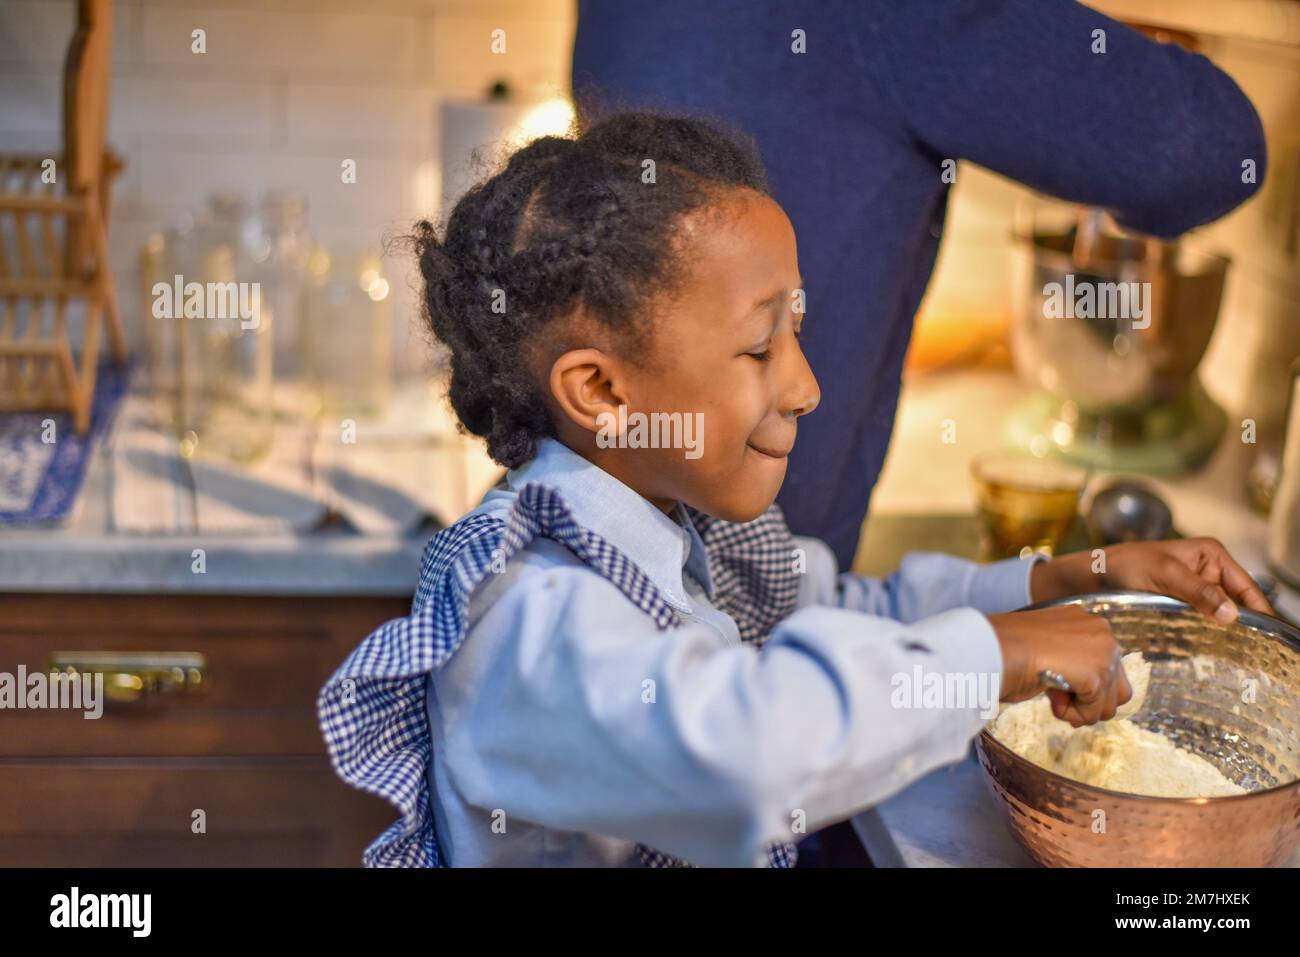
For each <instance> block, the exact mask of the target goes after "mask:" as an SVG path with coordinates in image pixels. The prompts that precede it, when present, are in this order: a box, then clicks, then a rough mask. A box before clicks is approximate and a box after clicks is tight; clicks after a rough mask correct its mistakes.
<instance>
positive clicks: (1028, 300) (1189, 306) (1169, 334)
mask: <svg viewBox="0 0 1300 957" xmlns="http://www.w3.org/2000/svg"><path fill="white" fill-rule="evenodd" d="M1014 239H1015V246H1016V256H1015V258H1014V263H1015V275H1014V277H1013V285H1012V289H1013V295H1014V303H1013V309H1014V313H1013V322H1012V324H1011V330H1010V339H1011V352H1012V357H1013V359H1014V361H1015V366H1016V370H1017V372H1018V373H1019V374H1020V376H1021V378H1022V379H1024V380H1025V381H1027V382H1030V383H1032V384H1034V385H1037V386H1039V387H1040V388H1043V389H1045V390H1047V391H1048V392H1050V393H1052V394H1053V395H1056V396H1059V397H1060V398H1062V399H1070V400H1072V401H1074V402H1075V403H1076V404H1077V405H1078V407H1079V408H1080V409H1082V410H1083V411H1085V412H1094V413H1107V412H1125V411H1134V412H1140V411H1144V410H1146V409H1148V408H1149V407H1150V406H1151V405H1153V404H1156V403H1159V402H1165V401H1169V400H1173V399H1176V398H1178V397H1179V396H1180V395H1182V394H1183V392H1184V390H1185V389H1186V388H1187V386H1188V383H1189V382H1190V380H1191V378H1192V376H1193V374H1194V373H1195V371H1196V367H1197V365H1198V364H1199V363H1200V361H1201V358H1202V357H1203V356H1204V354H1205V350H1206V347H1207V346H1208V345H1209V342H1210V337H1211V335H1212V334H1213V333H1214V324H1215V321H1216V320H1217V318H1218V314H1219V303H1220V300H1221V299H1222V296H1223V283H1224V277H1225V275H1226V273H1227V269H1228V260H1227V259H1224V258H1223V257H1221V256H1215V255H1211V254H1209V253H1205V252H1202V251H1198V250H1195V249H1193V248H1191V247H1189V246H1187V245H1186V244H1179V245H1178V246H1177V247H1176V248H1174V249H1172V250H1171V252H1170V255H1171V256H1172V262H1171V266H1172V269H1171V270H1170V271H1168V272H1167V273H1166V274H1165V275H1166V277H1167V278H1166V281H1165V282H1164V283H1163V284H1160V285H1159V286H1158V287H1157V288H1160V289H1162V290H1163V292H1161V293H1159V294H1158V303H1157V304H1156V306H1155V307H1154V308H1152V309H1151V310H1150V314H1149V315H1148V316H1147V317H1146V318H1145V319H1144V320H1139V321H1135V319H1134V317H1133V316H1116V315H1106V316H1094V317H1091V318H1078V317H1073V316H1049V315H1047V314H1046V313H1045V310H1044V303H1045V301H1046V299H1047V298H1048V297H1047V296H1046V295H1045V293H1044V289H1046V288H1047V287H1048V285H1049V284H1051V283H1058V284H1060V285H1061V286H1062V287H1064V286H1065V285H1066V283H1067V277H1068V276H1073V283H1074V284H1075V286H1076V288H1077V287H1081V285H1082V284H1083V283H1091V284H1094V289H1095V288H1096V284H1100V283H1143V282H1150V281H1151V280H1152V278H1153V274H1152V269H1151V267H1150V265H1149V264H1148V263H1147V262H1146V259H1145V256H1146V254H1147V252H1148V251H1149V250H1148V248H1147V246H1146V245H1145V244H1144V243H1142V242H1141V241H1138V240H1135V239H1131V238H1123V237H1115V236H1104V237H1102V239H1101V240H1100V241H1099V246H1098V249H1097V252H1098V259H1097V260H1096V261H1095V262H1094V263H1093V264H1091V265H1090V266H1088V267H1087V268H1084V267H1083V266H1080V265H1079V264H1077V263H1076V262H1075V260H1074V256H1073V254H1072V249H1073V245H1074V233H1073V231H1072V230H1070V229H1063V228H1056V229H1047V228H1031V229H1017V230H1016V232H1015V233H1014ZM1144 299H1145V297H1144ZM1144 322H1145V323H1149V324H1148V325H1146V327H1145V328H1139V326H1141V325H1142V324H1143V323H1144Z"/></svg>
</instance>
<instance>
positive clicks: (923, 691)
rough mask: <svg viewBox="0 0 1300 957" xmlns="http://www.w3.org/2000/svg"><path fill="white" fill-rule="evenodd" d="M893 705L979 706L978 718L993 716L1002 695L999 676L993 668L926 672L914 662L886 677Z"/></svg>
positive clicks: (963, 708) (902, 706) (935, 708)
mask: <svg viewBox="0 0 1300 957" xmlns="http://www.w3.org/2000/svg"><path fill="white" fill-rule="evenodd" d="M889 684H890V687H891V688H893V690H892V691H891V692H890V693H889V704H890V706H891V707H894V708H925V709H931V710H940V709H943V710H953V709H961V710H965V709H968V708H975V707H978V708H979V709H980V712H979V713H980V717H982V718H985V719H988V718H995V717H997V714H998V699H999V697H1001V691H1002V676H1001V675H1000V674H999V673H998V672H996V671H992V672H990V671H980V672H974V671H965V672H962V671H926V670H925V669H924V668H922V667H921V666H920V665H913V666H912V671H911V673H910V674H909V673H908V672H905V671H900V672H897V673H896V674H894V676H893V677H891V678H890V679H889Z"/></svg>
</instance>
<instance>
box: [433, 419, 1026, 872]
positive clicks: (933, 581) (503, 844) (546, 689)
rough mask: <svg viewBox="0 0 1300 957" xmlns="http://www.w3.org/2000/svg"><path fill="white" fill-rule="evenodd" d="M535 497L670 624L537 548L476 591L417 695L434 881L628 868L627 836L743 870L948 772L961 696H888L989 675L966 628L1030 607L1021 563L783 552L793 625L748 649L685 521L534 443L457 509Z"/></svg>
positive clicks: (981, 648)
mask: <svg viewBox="0 0 1300 957" xmlns="http://www.w3.org/2000/svg"><path fill="white" fill-rule="evenodd" d="M530 481H535V482H540V483H542V484H544V485H548V486H550V487H552V488H554V489H556V490H557V491H558V492H559V493H560V494H561V496H562V497H563V498H564V500H565V502H566V503H567V504H568V505H569V508H570V509H571V511H572V513H573V515H574V517H575V519H576V520H577V521H578V523H579V524H580V525H582V526H584V527H585V528H587V529H590V530H591V531H593V532H596V533H597V534H598V535H601V536H603V537H604V538H605V539H607V540H608V541H609V542H610V543H611V544H613V545H614V546H615V547H617V548H619V549H620V550H622V551H623V553H624V554H625V555H626V556H627V557H628V558H630V559H631V560H632V561H634V562H635V563H636V564H637V565H638V566H640V568H641V569H642V571H644V572H645V573H646V574H647V575H648V576H649V578H650V579H651V580H652V581H653V583H654V584H655V586H656V587H657V588H658V589H659V591H660V592H661V593H662V595H663V597H664V598H665V600H666V601H667V602H668V603H669V604H671V605H672V606H673V607H674V608H676V609H677V610H679V611H680V612H681V613H682V614H683V616H684V617H685V619H686V620H685V622H684V623H683V624H682V625H681V626H680V627H677V628H674V629H669V630H659V629H658V628H657V627H656V626H655V624H654V622H653V621H652V620H651V619H650V618H649V617H648V616H647V615H645V614H644V613H643V612H642V611H640V610H639V609H638V608H637V607H636V606H635V605H634V604H632V603H631V602H630V601H628V599H627V598H626V597H625V596H624V595H623V594H622V593H621V592H620V591H619V590H618V588H617V587H616V586H615V585H614V584H612V583H611V582H609V581H607V580H606V579H604V578H603V577H601V576H600V575H599V574H598V573H596V572H595V571H593V570H592V569H590V568H588V567H587V566H586V565H584V564H583V563H582V562H581V561H580V560H579V559H578V558H577V557H576V556H575V555H574V554H573V553H572V552H570V551H569V550H568V549H566V548H565V547H564V546H563V545H560V544H559V543H557V542H554V541H552V540H550V539H545V538H539V539H536V540H534V541H533V542H532V543H531V544H529V545H528V546H527V547H526V548H525V549H524V550H523V551H521V552H520V553H519V554H518V555H516V556H514V557H513V558H512V559H511V561H510V562H509V563H508V564H507V566H506V567H505V568H504V570H503V571H502V572H501V573H500V574H495V575H489V576H488V578H487V579H486V580H485V581H484V582H483V583H482V584H480V585H479V587H478V588H477V589H476V590H475V591H474V593H473V595H472V596H471V599H470V604H469V612H468V635H467V637H466V640H465V642H464V644H463V645H462V646H461V647H460V649H459V650H458V651H457V653H456V654H455V655H454V656H453V657H452V659H451V660H450V661H449V662H448V663H447V664H446V666H445V667H443V668H442V669H441V670H439V671H436V672H434V673H433V674H432V676H431V678H430V688H429V694H428V699H427V700H428V712H429V723H430V732H431V736H432V739H433V753H434V756H435V757H434V761H433V766H432V769H431V771H430V785H431V792H432V794H433V795H434V799H433V804H434V806H433V814H434V824H435V829H436V832H437V837H438V842H439V846H440V847H441V849H442V851H443V853H444V854H445V855H446V858H447V861H448V862H449V863H450V864H451V865H453V866H456V867H474V866H491V865H505V866H529V867H555V866H640V859H639V857H638V855H637V853H636V843H637V842H642V843H644V844H646V845H649V846H651V847H654V848H657V849H658V850H660V851H663V852H665V853H669V854H673V855H676V856H678V857H681V858H684V859H686V860H689V861H691V862H692V863H695V864H700V865H715V866H753V865H760V864H762V863H764V862H765V860H766V858H765V848H766V846H767V845H768V844H769V843H771V842H774V841H796V842H797V841H798V840H800V839H801V838H802V837H803V836H804V835H805V834H808V833H812V832H813V831H815V830H817V829H819V828H821V827H824V826H826V825H828V824H831V823H834V822H836V821H841V820H844V819H846V818H848V817H850V816H852V815H853V814H855V813H857V812H859V811H861V810H863V809H865V808H867V807H870V806H872V805H874V804H876V803H878V802H880V801H882V800H884V799H886V798H888V797H889V796H891V795H892V794H894V793H896V792H897V791H899V790H900V789H902V788H903V787H904V786H906V785H907V784H908V783H910V782H911V781H913V780H915V779H916V778H918V777H920V776H922V775H924V774H925V773H927V772H929V771H930V770H932V769H934V768H935V767H938V766H940V765H943V764H948V763H951V762H953V761H956V760H959V759H960V758H961V757H962V756H963V755H964V754H965V752H966V749H967V747H968V744H969V742H970V740H971V738H972V737H973V736H974V735H976V734H977V733H978V732H979V730H980V729H981V728H982V727H983V726H984V724H985V722H986V721H987V717H988V715H987V712H986V711H985V708H984V707H981V705H980V703H979V702H977V701H966V702H961V701H958V702H956V703H955V704H954V703H953V702H951V701H949V702H945V703H944V704H943V706H928V707H915V706H899V698H898V696H897V695H896V694H894V692H895V690H896V688H897V687H898V685H899V683H900V682H902V681H905V680H910V679H911V678H913V677H914V676H917V675H918V674H919V671H918V669H921V670H923V671H924V672H925V673H941V674H944V675H983V676H986V677H988V676H997V675H999V674H1000V672H1001V666H1002V660H1001V652H1000V649H999V646H998V643H997V638H996V636H995V634H994V632H993V628H992V626H991V625H990V623H989V621H988V619H987V618H986V617H985V615H986V614H993V613H997V612H1005V611H1012V610H1014V609H1016V608H1019V607H1022V606H1023V605H1025V604H1027V603H1029V602H1030V601H1031V598H1030V594H1029V572H1030V568H1031V566H1032V564H1033V562H1032V561H1029V560H1021V559H1014V558H1013V559H1007V560H1005V561H1001V562H995V563H992V564H988V565H979V564H976V563H974V562H969V561H965V560H963V559H959V558H955V557H953V556H949V555H943V554H940V553H933V552H914V553H911V554H909V555H907V556H906V557H905V558H904V560H903V562H902V564H901V566H900V568H899V569H898V570H897V571H896V572H894V573H893V574H891V575H889V576H888V577H885V578H883V579H874V578H867V577H864V576H860V575H854V574H848V573H846V574H839V573H838V570H837V568H836V565H835V560H834V558H833V556H832V555H831V552H830V550H829V548H827V546H826V545H825V544H823V543H822V542H820V541H817V540H815V539H806V538H796V540H795V542H796V545H797V546H799V547H800V548H802V549H804V550H805V554H804V558H805V561H806V570H805V572H804V574H803V575H802V577H801V579H800V586H799V598H798V601H797V606H796V610H795V611H794V613H793V614H791V615H790V616H789V617H788V618H786V619H785V620H784V621H783V622H781V623H780V624H779V625H778V626H777V627H776V628H775V629H774V630H773V632H772V633H771V635H770V637H769V638H768V640H767V642H766V643H765V644H764V645H763V647H762V648H761V649H760V648H758V647H755V646H754V645H751V644H745V643H742V642H741V640H740V634H739V631H738V629H737V627H736V624H735V622H734V621H733V620H732V619H731V618H730V617H729V616H728V615H726V614H724V613H723V612H721V611H719V610H718V609H717V608H715V607H714V606H713V605H712V604H711V602H710V598H711V596H713V583H712V581H711V578H710V574H709V568H708V559H707V555H706V552H705V549H704V544H703V542H702V541H701V540H700V538H699V535H698V533H697V532H696V531H695V528H694V526H693V525H691V523H690V521H689V520H688V519H687V518H686V517H685V514H684V512H683V511H682V510H681V509H680V507H679V508H678V510H677V512H676V514H675V516H674V517H670V516H668V515H666V514H664V513H663V512H662V511H660V510H659V509H657V508H656V507H655V506H654V505H652V504H651V503H650V502H649V501H647V500H646V499H645V498H643V497H642V496H641V495H640V494H638V493H637V492H635V491H634V490H632V489H631V488H629V487H628V486H626V485H624V484H623V483H622V482H620V481H618V480H617V479H615V478H614V477H613V476H611V475H610V474H609V473H607V472H605V471H603V470H602V469H599V468H597V467H595V466H593V465H592V464H590V463H589V462H587V461H586V460H585V459H583V458H582V457H581V456H579V455H578V454H576V453H574V452H573V451H571V450H569V449H568V448H567V447H565V446H564V445H562V444H561V443H559V442H557V441H555V440H553V439H545V440H543V441H542V442H541V443H540V445H539V450H538V454H537V456H536V457H535V458H534V459H533V460H532V461H530V462H528V463H527V464H526V465H524V466H522V467H521V468H518V469H514V470H512V471H510V472H509V473H508V475H507V486H508V487H507V488H504V489H494V490H493V491H491V492H489V493H488V495H487V496H486V497H485V499H484V501H483V503H482V504H481V505H480V506H479V508H478V509H476V510H475V511H476V512H483V513H489V514H494V515H500V516H502V517H504V515H505V514H506V512H507V511H508V510H509V508H510V505H511V503H512V501H513V499H514V497H515V495H516V491H517V490H518V489H519V488H522V487H523V485H524V483H526V482H530ZM1036 558H1041V556H1036ZM993 687H994V688H995V689H996V685H995V686H993ZM905 698H906V696H905ZM994 699H996V690H995V691H994ZM906 700H908V701H911V699H910V698H907V699H906ZM913 703H914V702H913Z"/></svg>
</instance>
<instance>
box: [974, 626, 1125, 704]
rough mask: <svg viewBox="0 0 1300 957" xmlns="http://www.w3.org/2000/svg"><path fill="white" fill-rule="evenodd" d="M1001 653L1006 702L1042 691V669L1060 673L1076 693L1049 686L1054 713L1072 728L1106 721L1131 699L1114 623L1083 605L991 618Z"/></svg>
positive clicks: (1002, 693) (1022, 698)
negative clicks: (1111, 623) (1111, 624)
mask: <svg viewBox="0 0 1300 957" xmlns="http://www.w3.org/2000/svg"><path fill="white" fill-rule="evenodd" d="M988 620H989V623H990V624H991V625H992V626H993V631H994V634H996V635H997V637H998V646H999V647H1000V648H1001V650H1002V684H1001V688H1000V697H1001V700H1003V701H1024V700H1025V699H1026V698H1032V697H1033V696H1034V695H1036V694H1038V693H1039V692H1040V691H1042V690H1043V685H1042V682H1041V681H1040V680H1039V675H1040V674H1041V673H1042V672H1043V670H1044V669H1051V670H1052V671H1056V672H1059V673H1060V674H1061V676H1062V677H1064V678H1065V680H1066V681H1068V682H1069V683H1070V687H1071V688H1073V689H1074V691H1073V693H1070V692H1066V691H1059V690H1057V689H1056V688H1049V689H1048V691H1047V697H1048V698H1049V699H1051V702H1052V713H1053V714H1054V715H1056V717H1057V718H1059V719H1061V720H1062V721H1068V722H1070V724H1071V725H1073V726H1074V727H1076V728H1077V727H1079V726H1080V725H1084V724H1092V723H1093V722H1095V721H1106V720H1108V719H1110V718H1113V717H1115V709H1116V708H1118V707H1119V706H1120V705H1122V704H1125V703H1127V702H1128V700H1129V699H1130V698H1132V697H1133V689H1132V688H1130V687H1129V683H1128V677H1127V676H1126V675H1125V674H1124V668H1123V666H1122V665H1121V663H1120V647H1119V642H1117V641H1116V640H1115V634H1114V632H1112V631H1111V628H1110V622H1108V621H1107V620H1106V619H1105V618H1103V617H1102V616H1101V615H1095V614H1091V613H1089V612H1087V611H1084V610H1083V608H1082V607H1081V606H1079V605H1061V606H1059V607H1056V608H1036V609H1034V610H1033V611H1013V612H1008V613H1006V614H1002V615H989V616H988Z"/></svg>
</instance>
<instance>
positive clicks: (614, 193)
mask: <svg viewBox="0 0 1300 957" xmlns="http://www.w3.org/2000/svg"><path fill="white" fill-rule="evenodd" d="M646 160H653V161H654V166H653V173H654V176H653V179H654V181H653V182H647V181H646V180H647V179H648V178H649V177H647V176H646V175H645V170H646V169H647V168H648V166H649V164H647V163H646V162H645V161H646ZM737 188H746V189H750V190H754V191H757V192H760V193H763V194H765V195H767V194H768V186H767V179H766V174H765V173H764V171H763V166H762V162H761V160H760V159H759V156H758V151H757V148H756V147H755V146H754V145H753V142H752V140H750V139H749V138H747V137H745V136H744V135H742V134H739V133H737V132H734V131H731V130H728V129H726V128H724V127H722V126H720V125H718V124H716V123H713V122H710V121H706V120H701V119H693V118H684V117H670V116H663V115H659V114H654V113H648V112H627V113H619V114H616V115H613V116H610V117H609V118H607V119H605V120H603V121H601V122H599V123H597V124H596V125H593V126H591V127H590V128H588V129H587V130H586V131H585V132H583V133H582V134H581V135H579V136H576V137H559V136H546V137H542V138H541V139H537V140H534V141H533V142H532V143H530V144H528V145H527V146H524V147H523V148H521V149H519V150H518V151H517V152H515V153H514V154H512V155H511V156H510V158H509V160H508V162H507V163H506V165H505V168H504V169H502V170H501V171H500V172H498V173H496V174H495V175H494V176H492V177H491V178H489V179H487V180H486V181H484V182H482V183H479V184H478V185H476V186H474V187H473V188H472V189H470V190H469V192H468V193H466V194H465V195H464V197H462V198H461V200H460V201H459V202H457V203H456V206H455V208H454V209H453V210H452V211H451V215H450V216H449V217H448V220H447V225H446V228H445V231H444V234H443V236H442V237H441V238H439V236H438V233H437V230H436V229H435V228H434V226H433V225H432V224H431V223H430V222H428V221H427V220H423V221H421V222H419V223H417V224H416V227H415V234H414V236H413V237H412V239H413V242H414V246H415V250H416V253H417V255H418V257H419V263H420V272H421V274H422V276H423V278H424V294H423V300H424V302H423V308H424V313H425V316H426V318H427V320H428V322H429V325H430V327H431V328H432V331H433V334H434V336H435V337H436V338H437V340H438V341H439V342H441V343H442V344H443V345H444V346H446V347H447V349H448V351H449V353H450V366H451V381H450V388H449V390H448V398H449V399H450V401H451V405H452V408H453V409H454V410H455V412H456V415H457V417H458V418H459V419H460V423H461V428H462V430H464V431H468V432H471V433H473V434H474V435H478V436H482V437H483V438H484V439H485V440H486V441H487V449H488V454H489V455H491V456H492V458H493V459H495V460H496V461H497V462H499V463H500V464H502V465H504V466H507V467H510V468H513V467H516V466H518V465H522V464H523V463H524V462H527V461H528V460H529V459H531V458H532V457H533V455H534V454H535V453H536V448H537V441H538V440H539V439H540V438H542V437H543V436H554V435H555V434H556V431H555V425H554V423H553V422H552V421H551V417H550V414H549V413H548V412H547V406H546V403H545V401H544V399H543V390H542V387H541V386H540V384H539V383H537V382H536V381H534V377H533V375H532V374H531V373H530V371H529V368H530V362H529V350H530V349H531V348H532V347H533V345H534V344H535V343H537V342H538V337H539V335H540V334H541V333H542V330H543V329H546V328H547V326H548V325H550V324H551V323H555V322H563V321H564V320H565V319H566V318H567V317H570V316H571V315H573V314H574V313H575V312H576V311H577V310H579V309H581V311H582V312H583V313H584V314H585V315H586V316H588V317H590V318H591V319H592V320H594V321H595V322H597V323H599V324H600V325H602V326H604V327H605V328H606V329H608V330H609V331H610V333H611V335H612V338H613V341H615V342H616V343H618V344H620V345H624V344H629V343H642V342H643V341H644V339H643V333H645V332H646V331H647V327H648V324H649V314H650V310H649V308H648V307H649V306H650V303H651V300H652V299H653V298H654V297H655V296H656V295H659V294H662V293H665V292H670V291H672V290H673V289H675V288H676V287H677V284H678V283H679V282H680V280H681V279H682V278H683V273H684V272H685V266H686V261H685V259H684V257H683V253H684V250H683V249H682V248H681V246H682V243H681V242H679V238H680V237H679V235H678V225H679V222H680V220H681V218H682V217H683V215H685V214H686V213H689V212H693V211H697V210H700V211H703V210H705V209H716V208H719V207H720V206H721V201H722V199H723V196H724V194H725V193H726V192H727V191H729V190H733V189H737ZM554 331H555V330H552V331H550V332H548V333H547V339H548V340H552V339H553V338H554V336H553V333H554Z"/></svg>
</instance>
